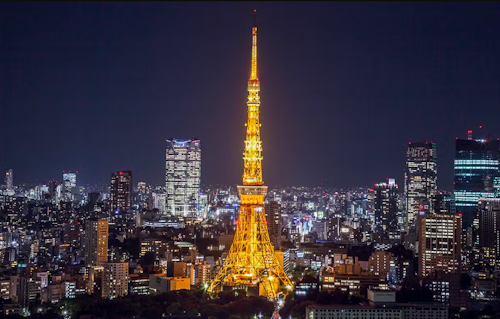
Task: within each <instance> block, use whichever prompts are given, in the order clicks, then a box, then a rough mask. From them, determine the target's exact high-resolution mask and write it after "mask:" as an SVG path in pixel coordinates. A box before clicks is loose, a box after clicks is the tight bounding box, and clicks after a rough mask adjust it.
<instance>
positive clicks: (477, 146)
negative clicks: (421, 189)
mask: <svg viewBox="0 0 500 319" xmlns="http://www.w3.org/2000/svg"><path fill="white" fill-rule="evenodd" d="M499 145H500V144H499V141H498V140H496V139H495V140H487V139H485V138H479V139H473V138H472V131H469V138H468V139H467V140H462V139H457V140H456V142H455V183H454V184H455V185H454V186H455V206H456V210H457V213H462V216H463V227H464V228H468V227H471V226H472V222H473V219H474V212H475V211H476V208H477V206H478V200H479V198H492V197H495V187H494V186H495V181H496V180H498V178H499V177H500V176H499V170H498V165H499V164H498V163H499V162H498V160H499Z"/></svg>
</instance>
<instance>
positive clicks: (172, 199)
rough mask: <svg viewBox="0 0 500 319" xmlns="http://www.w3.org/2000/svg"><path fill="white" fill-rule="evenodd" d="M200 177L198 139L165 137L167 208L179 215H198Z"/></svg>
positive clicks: (168, 211)
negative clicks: (166, 138)
mask: <svg viewBox="0 0 500 319" xmlns="http://www.w3.org/2000/svg"><path fill="white" fill-rule="evenodd" d="M200 179H201V148H200V140H198V139H192V140H191V139H190V140H177V139H169V140H167V154H166V184H165V188H166V195H167V196H166V211H167V213H168V214H170V215H174V216H179V217H195V216H197V215H198V204H199V198H200Z"/></svg>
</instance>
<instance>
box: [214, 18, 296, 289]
mask: <svg viewBox="0 0 500 319" xmlns="http://www.w3.org/2000/svg"><path fill="white" fill-rule="evenodd" d="M254 13H255V11H254ZM252 35H253V37H252V39H253V42H252V67H251V71H250V79H249V80H248V102H247V106H248V120H247V123H246V124H245V126H246V140H245V150H244V152H243V161H244V170H243V186H238V193H239V196H240V200H241V206H240V213H239V218H238V222H237V226H236V233H235V235H234V240H233V244H232V245H231V249H230V250H229V254H228V256H227V258H226V260H225V262H224V264H223V265H222V268H221V269H220V271H219V273H218V274H217V276H216V277H215V279H214V280H213V281H212V283H211V285H210V287H209V288H208V293H209V294H210V295H214V294H217V293H218V292H220V291H221V290H223V289H224V287H228V286H229V287H231V288H229V289H233V288H243V289H245V288H246V289H250V288H256V289H258V291H259V294H260V295H263V296H266V297H268V298H276V296H277V293H278V291H279V290H284V289H291V288H292V283H291V282H290V279H289V278H288V277H287V275H286V274H285V272H284V270H283V266H282V265H281V264H280V262H279V260H278V258H277V257H276V255H275V253H274V247H273V245H272V243H271V241H270V239H269V232H268V229H267V222H266V214H265V212H264V197H265V196H266V194H267V186H264V182H263V180H262V142H261V140H260V121H259V107H260V96H259V91H260V81H259V79H258V77H257V27H256V26H255V24H254V27H253V29H252Z"/></svg>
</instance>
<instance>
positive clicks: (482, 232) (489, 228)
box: [479, 198, 500, 266]
mask: <svg viewBox="0 0 500 319" xmlns="http://www.w3.org/2000/svg"><path fill="white" fill-rule="evenodd" d="M479 248H480V249H481V255H482V259H483V260H484V262H485V263H486V264H489V265H491V266H495V264H497V263H498V260H500V259H499V255H500V198H481V199H479Z"/></svg>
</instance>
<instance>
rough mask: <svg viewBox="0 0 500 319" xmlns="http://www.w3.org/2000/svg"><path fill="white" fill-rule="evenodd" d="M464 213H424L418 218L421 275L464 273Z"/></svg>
mask: <svg viewBox="0 0 500 319" xmlns="http://www.w3.org/2000/svg"><path fill="white" fill-rule="evenodd" d="M461 233H462V216H461V215H460V214H447V215H446V214H435V213H426V212H425V211H424V210H423V207H422V211H420V212H419V215H418V245H419V246H418V247H419V249H418V274H419V276H420V277H426V276H428V275H430V274H431V273H433V272H435V271H438V270H442V271H444V272H448V273H461V254H462V245H461V241H462V240H461Z"/></svg>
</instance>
